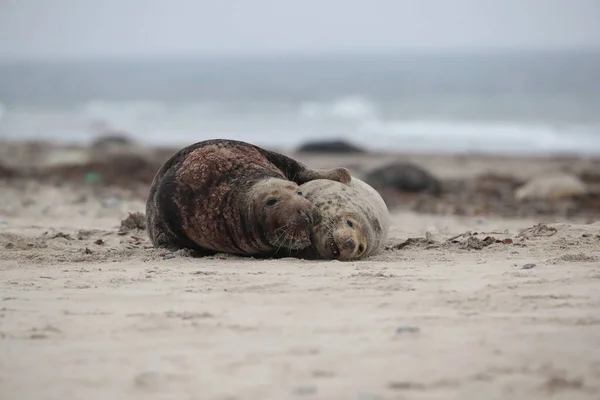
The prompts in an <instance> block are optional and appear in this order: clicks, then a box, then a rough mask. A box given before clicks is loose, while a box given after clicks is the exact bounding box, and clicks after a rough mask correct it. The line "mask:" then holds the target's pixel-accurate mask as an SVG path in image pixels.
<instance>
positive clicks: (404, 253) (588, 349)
mask: <svg viewBox="0 0 600 400" xmlns="http://www.w3.org/2000/svg"><path fill="white" fill-rule="evenodd" d="M326 159H328V162H329V163H337V164H344V163H345V164H348V163H355V162H356V161H357V158H356V157H350V158H346V159H344V160H340V159H335V160H334V159H331V158H326ZM457 160H458V159H455V158H452V157H445V158H444V157H436V158H435V160H433V159H431V160H430V161H431V163H430V165H431V166H432V168H433V170H434V172H436V173H439V174H443V173H444V172H445V173H447V174H454V175H456V176H458V175H461V174H469V173H472V172H473V170H474V168H475V167H474V166H473V163H476V162H477V161H476V158H468V159H466V160H465V159H464V158H461V159H460V160H458V161H457ZM309 161H310V160H309ZM312 161H315V163H316V161H317V160H312ZM338 161H339V162H338ZM341 161H344V162H341ZM363 161H364V160H363ZM478 162H479V163H480V164H479V165H480V166H482V165H487V166H488V167H489V165H490V161H489V160H486V159H485V158H481V159H480V160H479V161H478ZM315 163H313V164H311V165H314V164H315ZM493 163H495V164H494V168H496V169H504V170H506V171H508V170H512V172H517V171H518V172H519V173H525V174H527V173H533V172H534V170H535V169H536V168H538V169H539V168H542V167H543V165H542V164H540V162H539V161H522V160H521V161H518V162H517V161H515V160H510V159H496V160H495V161H493ZM541 165H542V166H541ZM552 165H555V166H556V168H558V169H560V168H562V166H561V165H562V164H561V162H558V161H557V162H554V163H553V164H552ZM319 166H320V165H316V167H319ZM143 210H144V199H143V198H142V197H140V196H139V193H137V194H136V193H135V192H134V191H127V190H124V189H114V188H113V189H110V188H103V189H102V190H98V189H94V188H93V187H87V186H85V185H80V184H70V183H63V184H61V185H59V186H57V185H54V184H49V183H40V182H38V181H32V180H17V181H10V182H8V181H0V274H1V279H0V398H1V399H3V400H4V399H6V400H13V399H14V400H17V399H19V400H21V399H22V400H25V399H27V400H29V399H36V400H38V399H89V400H91V399H137V398H139V399H142V398H143V399H167V398H169V399H287V398H306V399H357V400H376V399H465V398H468V399H476V398H477V399H534V398H535V399H537V398H539V399H548V398H556V399H599V398H600V222H598V221H597V219H594V218H592V219H590V218H585V219H583V218H582V219H571V220H568V221H567V220H565V219H561V218H558V217H553V216H547V217H544V218H541V217H532V218H506V217H502V218H501V217H495V216H492V215H487V216H473V217H467V216H462V217H460V216H455V215H431V214H418V213H415V212H413V211H409V210H402V209H395V210H392V224H391V230H390V236H389V239H388V241H389V245H390V246H392V247H393V246H395V245H398V244H401V243H404V242H405V241H406V240H407V239H408V238H411V237H412V238H425V237H426V238H427V239H426V240H421V241H419V240H417V241H416V242H415V243H413V244H411V245H407V246H404V247H402V246H399V247H401V248H390V249H388V250H386V251H385V252H384V253H383V254H381V255H379V256H376V257H373V258H372V259H369V260H366V261H362V262H351V263H343V262H337V261H324V262H309V261H302V260H297V259H291V258H289V259H283V260H262V261H259V260H254V259H243V258H238V257H228V256H219V257H211V258H205V259H194V258H189V257H186V256H185V255H184V254H175V255H170V254H169V255H166V252H164V251H161V250H156V249H152V248H151V247H150V245H149V242H148V239H147V236H146V234H145V231H143V230H140V231H137V230H133V231H129V232H120V233H119V228H120V221H121V220H122V219H124V218H126V217H127V216H128V213H130V212H136V211H143ZM540 222H544V223H546V225H538V224H539V223H540ZM528 228H531V229H529V230H526V229H528ZM523 230H526V231H525V232H524V233H522V234H520V233H521V232H522V231H523ZM467 231H470V232H478V234H477V235H473V236H471V237H470V236H469V235H462V236H458V237H456V236H457V235H460V234H463V233H465V232H467ZM487 236H492V237H493V238H494V239H495V240H492V239H488V240H485V241H484V242H481V241H479V240H477V239H476V238H479V239H484V238H485V237H487ZM452 237H456V238H455V239H454V241H447V239H449V238H452ZM505 239H511V240H505ZM482 243H484V244H488V245H486V246H483V247H482ZM490 243H491V244H490ZM397 247H398V246H397ZM165 255H166V257H165Z"/></svg>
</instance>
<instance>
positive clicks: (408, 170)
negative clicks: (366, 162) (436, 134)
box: [364, 161, 442, 195]
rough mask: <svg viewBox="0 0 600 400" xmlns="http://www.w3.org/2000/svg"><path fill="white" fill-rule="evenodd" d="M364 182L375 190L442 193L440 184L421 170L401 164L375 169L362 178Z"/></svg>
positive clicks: (408, 164) (395, 163) (410, 165)
mask: <svg viewBox="0 0 600 400" xmlns="http://www.w3.org/2000/svg"><path fill="white" fill-rule="evenodd" d="M364 180H365V182H367V183H368V184H369V185H371V186H373V187H374V188H375V189H379V190H384V189H393V190H398V191H401V192H410V193H429V194H434V195H438V194H440V193H441V192H442V184H441V182H440V181H439V180H438V179H437V178H435V177H434V176H433V175H431V174H430V173H429V172H428V171H426V170H424V169H423V168H421V167H419V166H417V165H414V164H410V163H403V162H397V161H396V162H392V163H389V164H385V165H383V166H381V167H377V168H375V169H373V170H371V171H370V172H368V173H367V174H366V175H365V177H364Z"/></svg>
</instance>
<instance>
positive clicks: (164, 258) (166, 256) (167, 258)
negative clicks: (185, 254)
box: [163, 254, 177, 260]
mask: <svg viewBox="0 0 600 400" xmlns="http://www.w3.org/2000/svg"><path fill="white" fill-rule="evenodd" d="M175 257H177V256H176V255H175V254H167V255H165V256H164V257H163V260H170V259H172V258H175Z"/></svg>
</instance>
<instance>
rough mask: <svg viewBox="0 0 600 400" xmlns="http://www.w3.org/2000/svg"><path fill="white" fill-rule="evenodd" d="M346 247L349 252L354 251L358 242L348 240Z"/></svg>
mask: <svg viewBox="0 0 600 400" xmlns="http://www.w3.org/2000/svg"><path fill="white" fill-rule="evenodd" d="M344 247H346V248H347V249H348V250H351V251H354V248H355V247H356V242H355V241H354V240H353V239H348V241H347V242H346V244H345V246H344Z"/></svg>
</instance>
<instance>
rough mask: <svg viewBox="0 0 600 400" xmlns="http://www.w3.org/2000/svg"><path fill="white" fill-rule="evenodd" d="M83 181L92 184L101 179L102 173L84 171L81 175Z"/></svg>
mask: <svg viewBox="0 0 600 400" xmlns="http://www.w3.org/2000/svg"><path fill="white" fill-rule="evenodd" d="M83 181H84V182H85V183H88V184H94V183H98V182H100V181H102V175H101V174H99V173H98V172H93V171H92V172H86V174H85V175H84V176H83Z"/></svg>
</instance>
